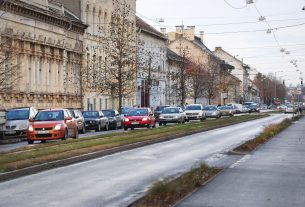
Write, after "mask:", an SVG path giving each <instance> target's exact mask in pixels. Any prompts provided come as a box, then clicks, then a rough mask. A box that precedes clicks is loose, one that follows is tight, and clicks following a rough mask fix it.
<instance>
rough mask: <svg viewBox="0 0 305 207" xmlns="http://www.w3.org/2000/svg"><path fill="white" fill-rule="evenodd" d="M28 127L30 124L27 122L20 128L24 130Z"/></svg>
mask: <svg viewBox="0 0 305 207" xmlns="http://www.w3.org/2000/svg"><path fill="white" fill-rule="evenodd" d="M27 128H28V125H27V124H23V125H21V126H20V128H19V129H20V130H24V129H27Z"/></svg>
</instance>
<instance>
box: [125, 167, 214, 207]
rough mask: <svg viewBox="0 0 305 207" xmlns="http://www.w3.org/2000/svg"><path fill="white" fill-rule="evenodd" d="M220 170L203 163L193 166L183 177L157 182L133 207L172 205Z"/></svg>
mask: <svg viewBox="0 0 305 207" xmlns="http://www.w3.org/2000/svg"><path fill="white" fill-rule="evenodd" d="M219 171H220V170H219V169H214V168H210V167H208V166H207V165H205V164H202V165H201V166H200V167H199V168H193V169H191V171H189V172H187V173H185V174H184V175H182V176H181V177H179V178H177V179H174V180H165V181H160V182H157V183H155V184H154V185H153V186H152V187H151V188H150V190H149V191H148V193H147V195H145V196H144V197H143V198H141V199H140V200H138V201H137V202H135V203H134V204H133V205H131V206H132V207H164V206H172V205H173V204H175V203H176V202H177V201H179V200H181V199H182V198H184V197H185V196H187V195H188V194H189V193H191V192H193V191H194V190H195V189H197V188H198V187H200V186H202V185H203V184H204V183H205V182H206V181H207V180H209V179H210V178H211V177H213V176H214V175H216V174H217V173H218V172H219Z"/></svg>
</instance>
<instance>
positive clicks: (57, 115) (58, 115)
mask: <svg viewBox="0 0 305 207" xmlns="http://www.w3.org/2000/svg"><path fill="white" fill-rule="evenodd" d="M60 120H64V112H63V111H61V110H59V111H40V112H38V114H37V115H36V117H35V121H60Z"/></svg>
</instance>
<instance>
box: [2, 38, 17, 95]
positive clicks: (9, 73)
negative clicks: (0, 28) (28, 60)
mask: <svg viewBox="0 0 305 207" xmlns="http://www.w3.org/2000/svg"><path fill="white" fill-rule="evenodd" d="M0 48H1V49H0V93H10V92H13V90H15V89H16V88H15V86H16V83H17V80H18V79H19V78H20V77H19V73H18V69H19V67H18V63H17V62H16V58H17V56H16V53H15V48H14V43H13V39H12V38H11V37H10V35H9V34H8V33H7V34H2V35H1V36H0Z"/></svg>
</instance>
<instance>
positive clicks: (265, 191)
mask: <svg viewBox="0 0 305 207" xmlns="http://www.w3.org/2000/svg"><path fill="white" fill-rule="evenodd" d="M304 125H305V119H302V120H300V121H299V122H298V123H296V124H294V125H293V126H291V127H290V128H288V129H287V130H285V131H284V132H282V133H281V134H279V135H278V136H276V137H274V138H273V139H272V140H270V141H269V142H267V143H266V144H264V145H263V146H262V147H260V148H259V149H258V150H257V151H256V152H255V153H254V154H252V155H247V156H245V157H243V158H242V159H241V160H239V161H237V162H236V163H234V164H233V165H231V167H230V168H228V169H226V170H225V171H224V172H223V173H222V174H221V175H219V176H218V177H216V179H215V180H213V181H212V182H210V183H209V184H208V185H206V186H205V187H203V188H201V189H200V190H199V191H197V192H196V193H195V194H193V195H192V196H190V197H188V199H186V200H185V201H184V202H182V203H181V204H180V205H179V207H203V206H217V207H245V206H247V207H257V206H263V207H274V206H276V207H287V206H293V207H304V206H305V190H304V189H305V179H304V178H305V163H304V157H305V128H304Z"/></svg>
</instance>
